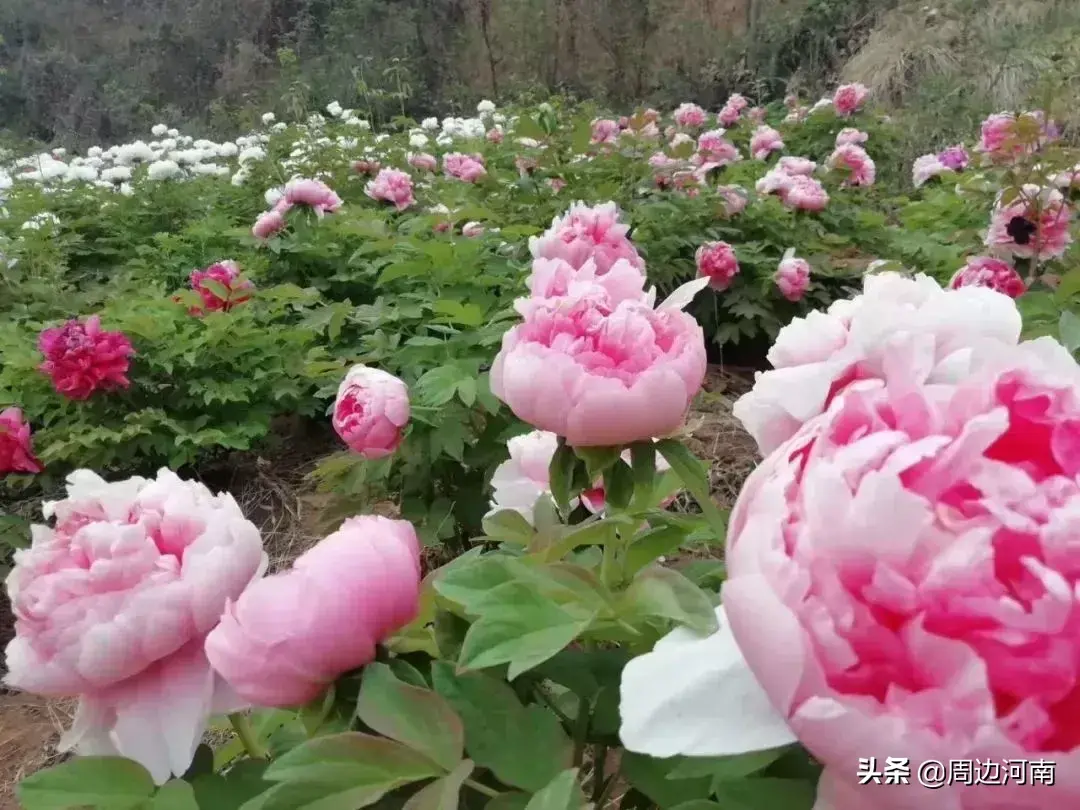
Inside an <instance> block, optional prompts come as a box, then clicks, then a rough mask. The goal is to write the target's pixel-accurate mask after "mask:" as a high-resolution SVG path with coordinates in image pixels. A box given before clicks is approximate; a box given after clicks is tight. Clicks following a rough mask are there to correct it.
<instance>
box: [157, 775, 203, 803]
mask: <svg viewBox="0 0 1080 810" xmlns="http://www.w3.org/2000/svg"><path fill="white" fill-rule="evenodd" d="M150 807H151V808H152V810H199V805H198V803H197V802H196V801H195V791H194V790H192V788H191V785H190V784H188V783H187V782H182V781H180V780H179V779H172V780H170V781H168V782H166V783H165V784H164V785H162V786H161V787H160V788H158V792H157V793H156V794H154V800H153V801H152V802H150Z"/></svg>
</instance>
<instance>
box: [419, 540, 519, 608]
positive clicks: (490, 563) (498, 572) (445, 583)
mask: <svg viewBox="0 0 1080 810" xmlns="http://www.w3.org/2000/svg"><path fill="white" fill-rule="evenodd" d="M455 563H457V564H454V565H450V566H447V567H445V568H443V569H441V570H440V571H439V572H438V573H437V574H436V575H435V579H434V580H433V581H432V587H433V588H434V589H435V592H436V593H437V594H439V596H441V597H443V598H444V599H449V600H450V601H451V602H456V603H457V604H459V605H461V606H462V607H463V608H464V609H465V611H466V612H467V613H470V614H473V615H479V614H480V613H482V612H483V611H484V610H485V608H486V606H487V604H488V603H489V602H491V600H492V599H493V598H495V599H497V598H498V594H494V593H493V592H494V591H495V589H496V588H498V587H499V586H500V585H504V584H506V583H507V582H509V581H510V580H511V579H512V578H513V573H512V572H511V571H510V569H509V567H508V558H506V557H503V556H500V555H498V554H488V555H485V556H483V557H480V558H479V559H476V558H473V559H470V560H468V561H467V562H463V561H462V560H461V558H458V560H456V561H455Z"/></svg>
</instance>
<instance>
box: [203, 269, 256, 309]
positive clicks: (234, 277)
mask: <svg viewBox="0 0 1080 810" xmlns="http://www.w3.org/2000/svg"><path fill="white" fill-rule="evenodd" d="M208 281H212V282H214V283H215V284H220V285H221V286H222V287H224V288H225V297H224V298H222V297H221V295H220V290H219V291H215V290H213V289H211V287H210V285H208V284H207V283H206V282H208ZM190 283H191V289H193V290H194V291H195V292H197V293H198V294H199V297H200V298H202V301H203V303H202V307H201V308H196V310H195V312H193V313H192V314H201V313H202V311H203V310H206V311H207V312H228V311H229V310H230V309H232V308H233V307H236V306H239V305H240V304H243V303H245V302H247V301H250V300H251V294H252V291H253V290H254V289H255V285H254V284H252V283H251V282H250V281H249V280H248V279H246V278H242V277H241V275H240V265H238V264H237V263H236V262H234V261H232V260H230V259H226V260H224V261H220V262H214V263H213V264H212V265H210V266H209V267H207V268H205V269H203V270H192V271H191V277H190Z"/></svg>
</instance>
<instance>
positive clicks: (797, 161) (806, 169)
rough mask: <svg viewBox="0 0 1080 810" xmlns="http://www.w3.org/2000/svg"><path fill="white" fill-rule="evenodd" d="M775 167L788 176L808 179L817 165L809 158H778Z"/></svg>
mask: <svg viewBox="0 0 1080 810" xmlns="http://www.w3.org/2000/svg"><path fill="white" fill-rule="evenodd" d="M776 167H777V168H778V169H779V170H780V171H782V172H784V173H785V174H788V175H792V176H794V175H797V174H801V175H805V176H806V177H810V176H811V175H813V173H814V169H816V168H817V164H816V163H814V161H812V160H810V159H809V158H804V157H792V156H785V157H782V158H780V161H779V163H777V164H776Z"/></svg>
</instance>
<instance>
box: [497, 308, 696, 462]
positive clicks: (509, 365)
mask: <svg viewBox="0 0 1080 810" xmlns="http://www.w3.org/2000/svg"><path fill="white" fill-rule="evenodd" d="M665 304H666V302H665ZM704 375H705V341H704V336H703V334H702V331H701V327H700V326H699V325H698V324H697V322H696V321H695V320H694V319H693V318H691V317H690V316H689V315H687V314H686V313H684V312H682V311H681V310H680V309H678V308H676V307H674V306H670V307H667V306H665V305H662V306H661V307H660V308H659V309H653V308H652V307H650V306H649V305H648V304H646V303H641V302H637V301H623V302H621V303H619V304H618V305H615V306H613V305H612V304H611V301H610V297H609V296H608V295H607V294H606V293H605V292H604V291H603V290H602V289H598V288H594V289H593V291H592V292H590V293H588V294H586V295H584V296H581V297H578V298H572V297H565V298H551V299H547V300H546V301H544V302H542V303H541V304H540V305H538V306H536V307H535V308H533V309H532V311H531V312H529V314H528V316H527V317H526V319H525V321H524V322H523V323H521V324H519V325H518V326H515V327H513V328H512V329H511V330H510V331H508V332H507V333H506V334H505V335H504V336H503V343H502V348H501V349H500V351H499V354H498V356H497V357H496V358H495V363H494V365H493V366H492V369H491V390H492V392H494V394H495V396H497V397H498V398H499V399H501V400H502V401H503V402H505V403H506V404H507V405H509V406H510V410H511V411H513V412H514V414H515V415H516V416H517V417H518V418H520V419H522V420H524V421H525V422H528V423H529V424H531V425H533V426H534V427H536V428H539V429H541V430H548V431H552V432H554V433H556V434H558V435H560V436H565V437H566V441H567V442H568V443H569V444H570V445H572V446H577V447H590V446H601V447H602V446H615V445H623V444H628V443H630V442H634V441H640V440H645V439H648V438H651V437H653V436H663V435H667V434H669V433H671V432H672V431H674V430H676V429H677V428H678V427H679V425H680V424H682V421H683V418H684V417H685V414H686V411H687V408H688V407H689V404H690V401H691V400H692V399H693V397H694V395H695V394H696V393H697V392H698V390H699V389H700V387H701V383H702V380H703V379H704Z"/></svg>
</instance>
